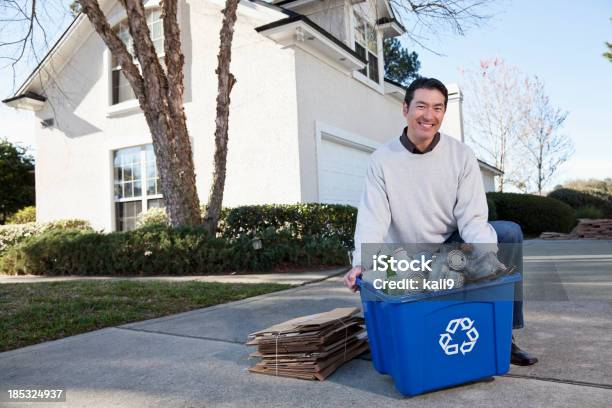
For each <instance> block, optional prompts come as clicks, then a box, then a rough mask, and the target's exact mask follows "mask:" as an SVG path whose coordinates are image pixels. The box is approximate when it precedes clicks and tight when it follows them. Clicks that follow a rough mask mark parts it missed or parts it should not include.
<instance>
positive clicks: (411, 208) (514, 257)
mask: <svg viewBox="0 0 612 408" xmlns="http://www.w3.org/2000/svg"><path fill="white" fill-rule="evenodd" d="M447 103H448V91H447V89H446V87H445V86H444V84H442V82H440V81H438V80H437V79H434V78H419V79H417V80H415V81H414V82H413V83H412V84H410V86H409V87H408V89H407V90H406V96H405V98H404V104H403V114H404V117H405V118H406V124H407V126H406V127H405V128H404V130H403V132H402V134H401V136H400V137H399V138H395V139H393V140H392V141H391V142H389V143H387V144H386V145H384V146H383V147H381V148H379V149H378V150H376V151H375V152H374V153H373V154H372V156H371V158H370V163H369V166H368V172H367V175H366V181H365V187H364V191H363V195H362V198H361V201H360V204H359V211H358V214H357V225H356V228H355V251H354V253H353V268H352V269H351V270H350V271H349V272H348V273H347V274H346V275H345V277H344V283H345V285H346V286H347V287H348V288H350V289H351V290H353V291H354V290H355V289H356V287H355V279H356V278H357V276H359V275H360V274H361V273H362V272H363V270H364V268H363V266H362V261H361V244H363V243H376V244H378V243H413V244H415V243H434V244H437V243H443V242H453V241H456V242H468V243H474V244H494V243H506V244H519V245H514V246H513V247H514V248H515V249H516V247H520V243H521V242H522V239H523V235H522V232H521V229H520V227H519V226H518V225H517V224H516V223H513V222H509V221H493V222H490V223H489V222H488V221H487V220H488V206H487V200H486V195H485V191H484V185H483V181H482V176H481V173H480V167H479V165H478V161H477V160H476V156H475V155H474V152H473V151H472V150H471V149H470V148H469V147H468V146H467V145H466V144H464V143H461V142H460V141H458V140H456V139H454V138H452V137H451V136H448V135H446V134H443V133H440V132H439V129H440V126H441V125H442V120H443V119H444V113H445V112H446V106H447ZM510 246H512V245H510ZM510 259H511V261H512V262H513V263H512V264H513V265H517V264H518V265H519V272H521V273H522V255H520V253H519V252H517V251H515V252H514V253H512V254H510ZM522 290H523V289H522V282H521V283H520V284H519V285H517V288H516V291H515V306H514V322H513V326H514V328H515V329H518V328H521V327H523V307H522V306H523V302H522V296H521V294H522ZM511 361H512V363H513V364H518V365H531V364H535V363H536V362H537V359H536V358H535V357H532V356H531V355H529V354H528V353H526V352H525V351H522V350H521V349H520V348H518V347H517V346H516V345H515V344H514V341H513V343H512V355H511Z"/></svg>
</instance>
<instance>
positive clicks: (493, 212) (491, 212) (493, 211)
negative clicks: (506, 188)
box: [487, 196, 497, 221]
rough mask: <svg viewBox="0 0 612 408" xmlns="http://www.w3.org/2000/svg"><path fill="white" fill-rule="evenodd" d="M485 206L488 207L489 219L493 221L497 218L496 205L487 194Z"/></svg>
mask: <svg viewBox="0 0 612 408" xmlns="http://www.w3.org/2000/svg"><path fill="white" fill-rule="evenodd" d="M487 206H488V207H489V221H495V220H496V219H497V207H495V202H494V201H493V200H492V199H491V198H490V197H488V196H487Z"/></svg>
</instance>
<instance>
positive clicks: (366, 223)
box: [344, 157, 391, 290]
mask: <svg viewBox="0 0 612 408" xmlns="http://www.w3.org/2000/svg"><path fill="white" fill-rule="evenodd" d="M390 224H391V210H390V208H389V199H388V198H387V193H386V187H385V181H384V178H383V174H382V170H381V169H380V167H379V165H378V163H377V162H376V159H375V158H374V157H371V158H370V163H369V165H368V171H367V173H366V178H365V184H364V188H363V193H362V195H361V201H360V202H359V209H358V210H357V225H356V226H355V240H354V241H355V251H354V252H353V269H351V270H350V271H349V272H348V273H347V274H346V275H345V277H344V284H345V285H346V286H347V287H349V288H350V289H353V290H354V289H355V279H356V278H357V276H359V274H361V273H362V272H363V269H364V268H363V266H362V264H363V262H362V260H361V244H362V243H382V242H383V241H384V238H385V235H386V234H387V231H388V230H389V225H390Z"/></svg>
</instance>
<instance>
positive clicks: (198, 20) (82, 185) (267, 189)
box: [36, 1, 301, 231]
mask: <svg viewBox="0 0 612 408" xmlns="http://www.w3.org/2000/svg"><path fill="white" fill-rule="evenodd" d="M222 6H223V4H222V3H221V2H202V1H187V2H181V3H180V8H179V14H180V17H179V19H180V20H179V21H180V24H181V33H182V42H183V52H184V54H185V62H186V63H185V112H186V115H187V123H188V128H189V132H190V137H191V140H192V147H193V153H194V164H195V170H196V178H197V188H198V193H199V195H200V199H201V201H202V202H204V201H205V200H206V199H207V197H208V193H209V190H210V185H211V178H212V169H213V163H212V162H213V154H214V129H215V110H216V102H215V99H216V95H217V77H216V75H215V73H214V71H215V68H216V64H217V53H218V49H219V29H220V27H221V17H222V15H221V12H220V11H221V8H222ZM252 7H253V6H252V4H248V5H247V6H240V7H239V18H238V20H237V23H236V26H235V34H234V42H233V47H232V51H233V55H232V57H233V58H232V64H231V71H232V72H233V73H234V75H235V76H236V78H237V83H236V85H235V87H234V89H233V91H232V94H231V99H232V103H231V109H230V124H229V129H230V130H229V145H228V161H227V178H226V186H225V195H224V205H226V206H237V205H242V204H262V203H269V202H278V203H295V202H299V201H300V199H301V190H300V172H299V171H300V170H299V152H298V138H297V133H298V127H297V104H296V77H295V59H294V51H293V50H291V49H284V48H282V47H281V46H279V45H277V44H276V43H274V42H273V41H271V40H269V39H267V38H265V37H263V36H261V35H259V34H258V33H257V32H256V31H255V30H254V28H255V27H257V26H259V25H262V24H265V23H267V22H269V21H273V20H274V18H278V17H277V16H274V18H270V19H268V20H265V19H263V18H254V16H253V15H254V14H255V13H253V12H252V11H251V12H249V11H250V10H252ZM111 13H112V12H111ZM87 24H88V23H87ZM109 60H110V54H109V52H108V50H107V49H106V47H105V45H104V44H103V42H102V40H101V39H100V38H99V37H98V36H97V34H95V33H91V34H90V35H89V37H88V38H87V40H86V41H85V42H84V44H83V45H82V46H81V47H80V48H79V49H78V50H76V51H75V52H74V53H73V54H72V55H71V57H70V60H69V63H68V64H66V65H64V66H63V67H62V68H61V69H58V71H57V73H55V75H54V77H55V83H56V86H53V84H51V83H47V84H46V85H45V94H46V95H47V97H48V100H49V103H48V104H46V106H45V108H44V109H43V110H41V111H38V112H37V114H36V116H37V119H38V120H42V119H46V118H49V117H55V126H53V127H51V128H46V129H42V128H38V130H37V135H36V145H37V149H36V153H37V154H36V193H37V217H38V219H39V220H40V221H50V220H55V219H62V218H82V219H86V220H89V221H90V222H91V223H92V225H93V227H94V228H97V229H104V230H106V231H110V230H114V226H115V225H114V224H115V219H114V200H113V186H112V184H113V179H112V154H113V151H114V150H116V149H119V148H124V147H130V146H135V145H142V144H147V143H151V138H150V133H149V130H148V127H147V125H146V122H145V120H144V116H143V115H142V113H141V112H140V111H139V110H137V109H136V110H132V111H127V112H124V113H123V114H118V115H114V116H112V117H107V115H108V112H109V106H108V101H109V84H110V82H109V74H110V71H109V68H110V62H109ZM92 62H95V63H92Z"/></svg>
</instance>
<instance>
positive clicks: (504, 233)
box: [445, 221, 525, 329]
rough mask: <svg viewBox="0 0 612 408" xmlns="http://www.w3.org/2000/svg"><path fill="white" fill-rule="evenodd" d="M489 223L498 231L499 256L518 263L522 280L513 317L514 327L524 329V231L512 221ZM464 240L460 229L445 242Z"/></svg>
mask: <svg viewBox="0 0 612 408" xmlns="http://www.w3.org/2000/svg"><path fill="white" fill-rule="evenodd" d="M489 224H491V226H492V227H493V229H494V230H495V232H496V233H497V243H498V244H516V245H500V247H499V251H498V253H497V257H498V258H499V260H500V261H501V262H503V263H504V264H505V265H506V266H511V265H516V267H517V272H518V273H520V274H521V281H520V282H516V283H515V285H514V311H513V315H512V316H513V318H512V328H513V329H522V328H523V326H524V325H525V321H524V320H523V280H522V278H523V245H522V243H523V231H522V230H521V226H520V225H518V224H517V223H515V222H512V221H490V222H489ZM452 242H464V241H463V239H462V238H461V235H459V231H455V232H453V233H452V235H451V236H450V237H448V239H447V240H446V241H445V243H452Z"/></svg>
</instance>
